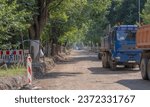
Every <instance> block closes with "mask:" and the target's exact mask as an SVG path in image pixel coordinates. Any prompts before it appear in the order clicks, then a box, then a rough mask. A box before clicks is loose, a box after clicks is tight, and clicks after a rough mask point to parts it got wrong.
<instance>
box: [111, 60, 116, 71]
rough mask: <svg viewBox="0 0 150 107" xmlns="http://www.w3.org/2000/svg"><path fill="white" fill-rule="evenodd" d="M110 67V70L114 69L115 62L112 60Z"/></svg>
mask: <svg viewBox="0 0 150 107" xmlns="http://www.w3.org/2000/svg"><path fill="white" fill-rule="evenodd" d="M110 69H111V70H112V71H116V63H115V62H113V61H112V60H111V61H110Z"/></svg>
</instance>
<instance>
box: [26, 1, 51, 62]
mask: <svg viewBox="0 0 150 107" xmlns="http://www.w3.org/2000/svg"><path fill="white" fill-rule="evenodd" d="M52 1H53V0H37V6H38V8H39V9H38V10H37V12H38V15H35V16H34V17H33V23H32V24H31V26H30V28H29V38H30V39H31V40H40V35H41V33H42V31H43V28H44V25H45V24H46V22H47V18H48V14H49V13H48V6H49V4H50V3H51V2H52ZM39 46H40V45H39ZM33 60H35V61H38V60H39V57H38V58H36V59H33Z"/></svg>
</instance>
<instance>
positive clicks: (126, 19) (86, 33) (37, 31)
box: [0, 0, 150, 48]
mask: <svg viewBox="0 0 150 107" xmlns="http://www.w3.org/2000/svg"><path fill="white" fill-rule="evenodd" d="M140 1H141V3H140V4H141V5H140V7H141V20H142V21H143V22H144V23H145V24H148V23H149V22H150V12H149V8H150V0H140ZM138 2H139V0H24V1H21V0H1V1H0V48H2V46H3V45H5V46H6V44H11V46H12V44H16V43H17V42H20V41H21V37H23V38H24V39H31V40H40V41H41V42H42V44H43V45H48V47H52V46H53V44H56V45H63V46H67V45H72V44H73V43H75V42H84V43H85V44H88V43H94V44H98V43H100V38H101V37H102V36H104V35H105V34H104V33H105V31H106V30H105V29H106V28H107V26H108V25H109V24H110V25H111V26H114V25H116V24H117V23H121V24H137V22H138V18H139V14H138ZM6 47H7V46H6ZM7 48H8V47H7ZM10 48H12V47H10Z"/></svg>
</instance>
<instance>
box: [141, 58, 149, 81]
mask: <svg viewBox="0 0 150 107" xmlns="http://www.w3.org/2000/svg"><path fill="white" fill-rule="evenodd" d="M147 63H148V60H147V59H146V58H142V61H141V65H140V69H141V75H142V78H143V80H148V74H147Z"/></svg>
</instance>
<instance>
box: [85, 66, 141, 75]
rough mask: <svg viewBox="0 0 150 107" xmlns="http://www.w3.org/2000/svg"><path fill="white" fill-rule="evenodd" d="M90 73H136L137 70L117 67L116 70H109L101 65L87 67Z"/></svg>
mask: <svg viewBox="0 0 150 107" xmlns="http://www.w3.org/2000/svg"><path fill="white" fill-rule="evenodd" d="M88 70H90V71H91V73H92V74H108V75H109V74H126V73H137V72H139V70H136V69H132V68H122V67H120V68H117V70H116V71H111V70H110V69H105V68H102V67H91V68H88Z"/></svg>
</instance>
